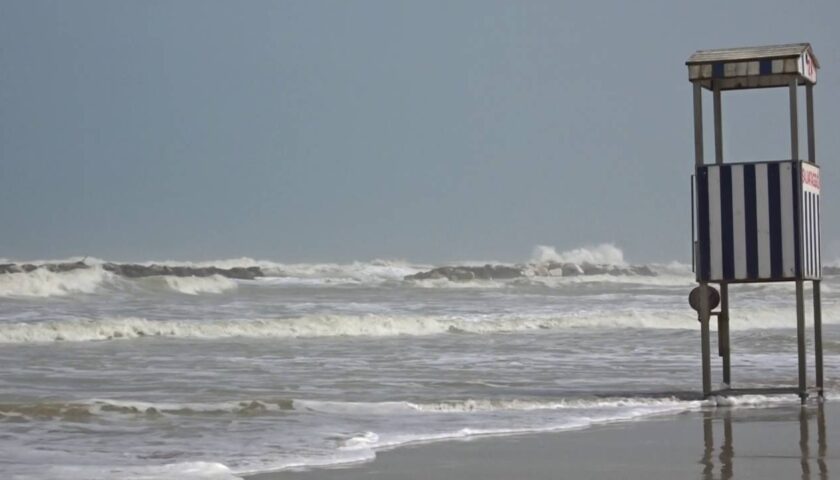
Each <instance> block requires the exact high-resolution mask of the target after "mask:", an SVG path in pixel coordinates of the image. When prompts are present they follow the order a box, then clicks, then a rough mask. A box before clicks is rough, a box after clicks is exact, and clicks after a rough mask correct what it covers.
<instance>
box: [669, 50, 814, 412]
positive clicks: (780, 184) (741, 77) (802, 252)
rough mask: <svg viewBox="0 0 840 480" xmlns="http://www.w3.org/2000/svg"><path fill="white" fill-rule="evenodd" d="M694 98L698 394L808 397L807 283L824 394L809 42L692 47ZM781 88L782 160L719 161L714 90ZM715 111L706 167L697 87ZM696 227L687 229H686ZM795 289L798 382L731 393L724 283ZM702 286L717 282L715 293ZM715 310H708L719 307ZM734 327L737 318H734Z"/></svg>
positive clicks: (717, 95)
mask: <svg viewBox="0 0 840 480" xmlns="http://www.w3.org/2000/svg"><path fill="white" fill-rule="evenodd" d="M686 65H687V66H688V79H689V81H690V82H691V83H692V86H693V89H694V91H693V93H694V161H695V170H694V181H693V182H692V188H693V190H694V192H693V194H692V202H693V205H692V214H693V219H692V240H693V245H692V247H693V257H692V258H693V265H694V272H695V274H696V278H697V282H698V283H699V286H698V287H697V288H695V289H694V291H693V292H692V295H691V296H690V301H691V305H692V307H694V308H695V309H696V310H697V312H698V317H699V320H700V331H701V349H702V357H703V359H702V368H703V396H704V397H708V396H711V395H737V394H743V393H764V394H766V393H795V394H798V395H799V397H800V398H801V399H802V401H803V402H804V401H805V399H806V398H807V397H808V395H809V387H808V377H807V369H806V363H807V361H806V351H805V298H804V292H803V290H804V288H803V285H804V283H805V282H806V281H810V282H811V283H812V285H813V313H814V315H813V317H814V337H815V338H814V349H815V363H816V392H817V394H818V395H819V397H820V398H822V396H823V362H822V326H821V322H822V319H821V311H820V277H821V263H820V170H819V167H817V162H816V152H815V146H814V93H813V88H814V85H815V84H816V83H817V69H819V66H820V65H819V62H818V61H817V57H816V56H815V55H814V52H813V50H812V49H811V45H810V44H807V43H797V44H791V45H774V46H764V47H750V48H727V49H720V50H700V51H697V52H695V53H694V54H693V55H691V57H689V58H688V61H686ZM799 86H804V87H805V104H806V123H807V143H808V157H807V160H805V159H802V158H800V155H799V120H798V113H799V107H798V95H797V93H798V87H799ZM777 87H779V88H787V89H788V100H789V104H790V158H789V159H785V160H775V161H760V162H744V163H733V162H726V163H724V158H723V136H722V127H721V126H722V119H721V99H722V96H723V92H731V91H739V90H745V89H754V88H777ZM704 89H705V90H708V91H710V92H712V95H713V102H714V103H713V105H714V130H715V131H714V141H715V156H714V163H706V162H705V161H704V156H703V101H702V100H703V98H702V96H703V90H704ZM695 227H696V228H695ZM763 282H795V283H796V331H797V346H798V360H799V372H798V373H799V384H798V386H796V387H790V388H772V389H766V388H765V389H735V388H732V387H731V385H732V381H731V375H730V344H729V323H730V317H729V285H730V284H738V283H763ZM710 284H718V286H719V290H720V292H719V293H718V292H717V291H716V290H715V289H714V288H713V287H711V286H710ZM718 302H719V305H720V308H719V309H718V310H715V308H717V306H718ZM712 317H715V318H716V319H717V322H718V350H719V352H718V353H719V356H720V357H721V358H722V367H723V383H724V386H723V388H722V389H720V390H712V381H711V359H710V351H709V350H710V345H709V330H710V329H709V323H710V320H711V318H712ZM735 321H737V319H735Z"/></svg>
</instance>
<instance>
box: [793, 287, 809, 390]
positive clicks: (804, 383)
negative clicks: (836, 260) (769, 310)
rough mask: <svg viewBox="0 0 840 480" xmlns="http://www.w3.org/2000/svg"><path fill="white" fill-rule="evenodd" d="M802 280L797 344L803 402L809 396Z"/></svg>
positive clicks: (797, 294) (797, 316) (797, 298)
mask: <svg viewBox="0 0 840 480" xmlns="http://www.w3.org/2000/svg"><path fill="white" fill-rule="evenodd" d="M803 283H805V282H803V281H802V280H797V281H796V345H797V351H798V353H799V398H800V399H802V403H805V399H806V398H808V372H807V369H806V367H807V358H806V356H805V299H804V298H803V296H804V295H803V293H802V290H803V288H802V284H803Z"/></svg>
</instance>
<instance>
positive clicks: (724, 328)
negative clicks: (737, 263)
mask: <svg viewBox="0 0 840 480" xmlns="http://www.w3.org/2000/svg"><path fill="white" fill-rule="evenodd" d="M718 354H719V355H720V357H721V358H722V359H723V383H725V384H726V386H727V387H729V386H730V385H731V384H732V379H731V377H730V361H729V284H728V283H721V284H720V313H719V314H718Z"/></svg>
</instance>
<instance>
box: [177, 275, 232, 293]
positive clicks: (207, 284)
mask: <svg viewBox="0 0 840 480" xmlns="http://www.w3.org/2000/svg"><path fill="white" fill-rule="evenodd" d="M163 278H164V279H165V281H166V285H168V286H169V288H171V289H172V290H175V291H176V292H180V293H183V294H186V295H198V294H200V293H222V292H227V291H230V290H236V287H237V285H236V282H235V281H233V280H231V279H229V278H225V277H223V276H221V275H211V276H209V277H173V276H169V275H167V276H165V277H163Z"/></svg>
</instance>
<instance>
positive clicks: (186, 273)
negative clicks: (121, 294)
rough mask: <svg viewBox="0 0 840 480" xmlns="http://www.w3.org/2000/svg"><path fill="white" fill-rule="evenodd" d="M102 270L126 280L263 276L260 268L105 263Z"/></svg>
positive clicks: (247, 277) (249, 278)
mask: <svg viewBox="0 0 840 480" xmlns="http://www.w3.org/2000/svg"><path fill="white" fill-rule="evenodd" d="M102 268H103V269H105V270H107V271H109V272H112V273H115V274H117V275H121V276H123V277H128V278H142V277H152V276H155V275H171V276H174V277H209V276H212V275H221V276H223V277H228V278H236V279H239V280H253V279H254V278H257V277H261V276H263V272H262V270H260V267H233V268H218V267H189V266H169V265H137V264H131V263H126V264H121V263H105V264H103V265H102Z"/></svg>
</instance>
